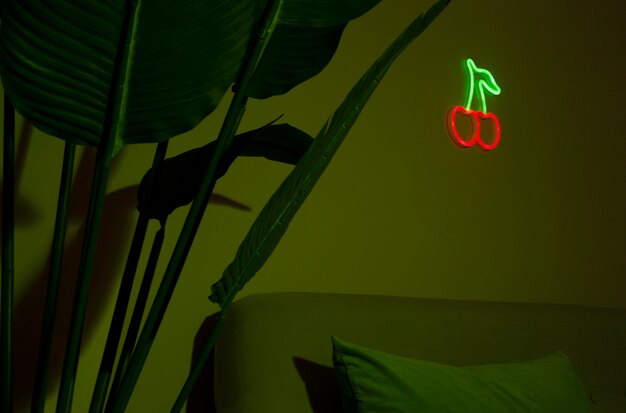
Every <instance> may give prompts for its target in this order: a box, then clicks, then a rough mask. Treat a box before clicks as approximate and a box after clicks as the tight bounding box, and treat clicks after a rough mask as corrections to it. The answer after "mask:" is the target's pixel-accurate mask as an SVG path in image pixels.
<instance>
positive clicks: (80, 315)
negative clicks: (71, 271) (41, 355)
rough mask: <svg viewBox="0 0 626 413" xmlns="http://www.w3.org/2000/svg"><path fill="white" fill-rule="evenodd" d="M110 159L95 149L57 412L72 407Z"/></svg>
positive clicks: (68, 410)
mask: <svg viewBox="0 0 626 413" xmlns="http://www.w3.org/2000/svg"><path fill="white" fill-rule="evenodd" d="M109 161H110V158H109V157H108V155H107V154H104V153H103V151H102V150H98V156H97V160H96V167H95V171H94V176H93V182H92V186H91V195H90V198H89V210H88V212H87V221H86V224H85V235H84V238H83V248H82V252H81V257H80V264H79V269H78V277H77V280H76V291H75V293H74V304H73V307H72V320H71V324H70V332H69V335H68V341H67V345H66V348H65V359H64V362H63V373H62V375H61V385H60V388H59V396H58V399H57V410H56V411H57V412H70V411H71V409H72V396H73V393H74V385H75V382H76V372H77V370H78V357H79V352H80V342H81V336H82V332H83V325H84V322H85V312H86V309H87V298H88V295H89V282H90V280H91V274H92V272H93V263H94V258H95V250H96V242H97V240H98V233H99V230H100V223H101V221H102V212H103V211H102V210H103V203H104V196H105V192H106V184H107V179H108V175H109Z"/></svg>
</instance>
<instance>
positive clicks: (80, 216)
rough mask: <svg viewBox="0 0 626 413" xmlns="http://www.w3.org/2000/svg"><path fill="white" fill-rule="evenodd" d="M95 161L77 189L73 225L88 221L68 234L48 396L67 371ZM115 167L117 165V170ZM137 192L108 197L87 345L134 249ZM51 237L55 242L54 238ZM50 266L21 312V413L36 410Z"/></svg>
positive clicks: (86, 158)
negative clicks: (34, 396)
mask: <svg viewBox="0 0 626 413" xmlns="http://www.w3.org/2000/svg"><path fill="white" fill-rule="evenodd" d="M94 161H95V151H93V150H84V151H83V156H82V159H81V161H80V164H79V166H78V170H77V173H76V179H75V181H74V185H73V187H72V202H71V203H70V209H69V216H68V221H69V222H70V223H72V222H80V221H82V223H81V225H80V228H79V229H78V231H76V232H75V234H72V231H68V239H67V240H66V248H65V252H64V256H63V270H62V272H61V283H60V289H59V296H58V308H57V314H56V321H55V330H54V334H53V350H52V356H51V361H50V373H49V376H48V386H47V389H48V393H50V392H51V391H52V390H53V389H54V388H55V387H56V385H57V383H58V381H59V379H60V374H61V369H62V366H63V357H64V352H65V344H66V342H67V335H68V332H69V325H70V318H71V313H72V306H73V301H74V297H73V296H74V289H75V281H76V274H77V271H78V264H79V260H80V254H81V247H82V241H83V234H84V218H85V215H86V210H87V205H88V197H89V187H90V178H91V171H92V170H93V164H94ZM114 165H115V164H112V168H114ZM136 192H137V186H136V185H135V186H130V187H126V188H122V189H120V190H117V191H114V192H112V193H110V194H107V196H106V197H105V200H104V213H103V220H102V226H101V229H100V236H99V239H98V243H97V246H96V258H95V263H94V271H93V274H92V277H91V283H90V288H89V304H88V307H87V314H86V318H85V325H84V330H83V342H82V343H83V346H84V345H85V344H86V342H87V341H88V340H89V338H90V337H91V336H92V333H93V330H94V328H95V327H96V326H97V325H98V323H99V321H100V320H101V318H102V315H103V310H104V307H105V305H106V304H107V302H108V301H109V299H110V296H111V294H112V293H113V290H114V288H113V287H114V286H115V285H116V282H117V278H118V273H119V271H118V270H119V268H120V266H121V265H122V263H123V260H124V251H126V250H127V249H128V245H127V244H128V243H129V242H128V240H129V238H130V231H131V230H132V228H133V227H134V218H135V204H136ZM70 225H71V224H70ZM46 235H49V236H50V238H52V236H51V234H46ZM49 267H50V260H49V257H48V258H47V261H46V263H45V264H44V265H43V266H42V268H41V270H40V271H39V272H38V274H37V276H36V277H33V282H32V284H31V285H30V286H29V288H28V290H27V292H26V293H25V294H24V295H23V296H22V297H20V298H19V300H18V302H17V303H16V307H15V319H14V325H15V331H14V340H15V341H14V348H15V350H14V351H15V356H14V380H15V381H14V386H15V409H16V411H17V412H20V411H27V410H28V406H29V405H30V399H31V395H32V388H33V383H34V377H35V371H36V366H37V358H38V347H39V340H40V330H41V324H42V318H43V311H44V303H45V295H46V288H47V280H48V272H49Z"/></svg>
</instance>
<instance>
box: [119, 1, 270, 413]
mask: <svg viewBox="0 0 626 413" xmlns="http://www.w3.org/2000/svg"><path fill="white" fill-rule="evenodd" d="M279 5H280V2H279V1H276V0H270V1H269V2H268V5H267V6H266V10H267V13H266V15H265V20H264V24H263V25H262V27H261V29H260V31H259V33H258V36H256V37H255V38H254V39H255V43H254V46H253V47H252V53H251V54H250V57H249V58H248V59H247V61H246V62H245V64H244V67H245V70H244V71H243V75H242V77H241V80H240V85H239V87H237V88H236V93H235V96H234V97H233V100H232V101H231V104H230V106H229V108H228V113H227V114H226V118H225V119H224V123H223V124H222V128H221V130H220V133H219V136H218V139H217V145H216V148H215V152H214V153H213V156H212V157H211V160H210V162H209V166H208V168H207V170H206V172H205V174H204V176H203V179H202V184H201V185H200V188H199V191H198V195H197V196H196V198H195V199H194V201H193V202H192V204H191V207H190V209H189V212H188V214H187V217H186V219H185V223H184V224H183V228H182V230H181V233H180V235H179V237H178V240H177V242H176V246H175V247H174V251H173V252H172V256H171V257H170V261H169V263H168V266H167V268H166V270H165V274H164V275H163V279H162V280H161V284H160V285H159V289H158V290H157V293H156V296H155V298H154V302H153V304H152V306H151V308H150V312H149V313H148V317H147V319H146V322H145V324H144V327H143V329H142V331H141V334H140V336H139V340H138V342H137V346H136V347H135V351H134V352H133V355H132V357H131V359H130V361H129V365H128V369H127V371H126V373H125V374H124V376H123V377H122V381H121V383H120V389H119V393H117V394H114V395H112V397H111V398H110V400H109V403H110V404H111V410H110V411H111V412H115V413H117V412H123V411H124V410H125V409H126V406H127V405H128V402H129V400H130V396H131V394H132V392H133V390H134V388H135V385H136V384H137V380H138V379H139V374H140V373H141V369H142V368H143V365H144V364H145V361H146V359H147V358H148V353H149V352H150V348H151V347H152V343H153V341H154V338H155V337H156V333H157V330H158V329H159V326H160V324H161V321H162V319H163V315H164V313H165V310H166V309H167V306H168V304H169V301H170V299H171V297H172V294H173V293H174V288H175V286H176V283H177V281H178V278H179V276H180V273H181V271H182V267H183V265H184V264H185V260H186V259H187V255H188V254H189V250H190V249H191V245H192V243H193V240H194V238H195V235H196V233H197V231H198V227H199V226H200V220H201V219H202V216H203V215H204V211H205V209H206V206H207V204H208V202H209V198H210V196H211V193H212V192H213V188H214V187H215V183H216V179H215V171H216V170H217V166H218V164H219V161H220V159H221V157H222V155H223V154H224V153H225V152H226V149H228V147H229V145H230V143H231V141H232V139H233V136H234V135H235V133H236V131H237V128H238V127H239V124H240V122H241V119H242V117H243V114H244V111H245V106H246V102H247V100H248V98H247V96H246V95H245V91H246V89H247V86H248V84H249V82H250V79H251V78H252V75H253V73H254V70H255V69H256V67H257V65H258V63H259V61H260V60H261V57H262V54H263V52H264V50H265V47H266V46H267V43H268V42H269V39H270V37H271V34H272V32H273V29H274V26H275V24H276V22H275V17H276V13H277V11H278V8H279V7H278V6H279ZM108 411H109V408H108V405H107V412H108Z"/></svg>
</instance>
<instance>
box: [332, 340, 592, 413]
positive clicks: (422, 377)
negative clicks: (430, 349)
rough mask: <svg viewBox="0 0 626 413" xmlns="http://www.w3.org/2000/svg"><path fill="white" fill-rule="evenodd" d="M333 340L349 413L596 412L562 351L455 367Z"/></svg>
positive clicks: (336, 363)
mask: <svg viewBox="0 0 626 413" xmlns="http://www.w3.org/2000/svg"><path fill="white" fill-rule="evenodd" d="M332 340H333V362H334V366H335V370H336V372H337V378H338V381H339V385H340V387H341V390H342V394H343V402H344V409H343V410H344V412H349V413H368V412H397V413H404V412H407V413H409V412H411V413H413V412H417V411H419V412H438V413H445V412H484V413H489V412H494V413H498V412H520V413H526V412H546V413H547V412H557V411H562V412H570V413H576V412H580V413H583V412H585V413H587V412H590V411H591V409H590V406H589V403H588V402H587V399H586V394H585V391H584V389H583V387H582V384H581V383H580V380H579V379H578V377H577V375H576V373H575V371H574V368H573V367H572V365H571V363H570V361H569V359H568V358H567V356H566V355H565V354H564V353H561V352H557V353H553V354H551V355H548V356H547V357H544V358H541V359H538V360H532V361H528V362H524V363H506V364H488V365H482V366H469V367H454V366H450V365H446V364H440V363H432V362H428V361H421V360H415V359H412V358H408V357H401V356H397V355H393V354H389V353H385V352H382V351H377V350H373V349H369V348H366V347H363V346H359V345H356V344H352V343H348V342H346V341H343V340H340V339H338V338H337V337H333V338H332Z"/></svg>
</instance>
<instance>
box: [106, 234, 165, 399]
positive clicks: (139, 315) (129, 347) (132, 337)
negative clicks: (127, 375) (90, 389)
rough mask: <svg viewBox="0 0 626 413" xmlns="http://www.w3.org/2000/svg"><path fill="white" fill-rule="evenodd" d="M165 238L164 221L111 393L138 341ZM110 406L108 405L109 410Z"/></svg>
mask: <svg viewBox="0 0 626 413" xmlns="http://www.w3.org/2000/svg"><path fill="white" fill-rule="evenodd" d="M164 239H165V223H162V226H161V228H160V229H159V231H157V233H156V236H155V239H154V242H153V244H152V249H151V251H150V257H149V258H148V264H147V265H146V271H145V274H144V276H143V280H142V281H141V286H140V287H139V293H138V294H137V300H136V301H135V307H134V309H133V314H132V316H131V319H130V324H129V325H128V331H127V332H126V338H125V339H124V345H123V347H122V353H121V354H120V360H119V362H118V364H117V368H116V370H115V377H114V378H113V384H112V385H111V395H113V394H115V393H116V392H117V391H118V390H119V386H120V381H121V379H122V377H123V375H124V372H125V371H126V368H127V367H128V362H129V360H130V357H131V356H132V353H133V349H134V348H135V343H136V342H137V335H138V333H139V328H140V327H141V321H142V320H143V315H144V311H145V309H146V303H147V302H148V296H149V295H150V288H151V286H152V280H153V279H154V273H155V271H156V265H157V263H158V261H159V256H160V254H161V249H162V247H163V241H164ZM109 408H110V407H109V406H107V410H108V409H109Z"/></svg>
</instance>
